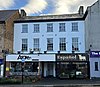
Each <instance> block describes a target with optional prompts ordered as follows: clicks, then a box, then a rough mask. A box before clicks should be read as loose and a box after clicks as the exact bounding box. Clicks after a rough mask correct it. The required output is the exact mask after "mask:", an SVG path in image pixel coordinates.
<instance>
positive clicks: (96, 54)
mask: <svg viewBox="0 0 100 87" xmlns="http://www.w3.org/2000/svg"><path fill="white" fill-rule="evenodd" d="M89 61H90V79H92V78H100V51H90V58H89Z"/></svg>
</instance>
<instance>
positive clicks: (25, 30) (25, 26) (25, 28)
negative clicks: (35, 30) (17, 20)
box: [22, 24, 28, 33]
mask: <svg viewBox="0 0 100 87" xmlns="http://www.w3.org/2000/svg"><path fill="white" fill-rule="evenodd" d="M22 33H28V24H23V25H22Z"/></svg>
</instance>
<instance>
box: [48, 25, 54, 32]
mask: <svg viewBox="0 0 100 87" xmlns="http://www.w3.org/2000/svg"><path fill="white" fill-rule="evenodd" d="M47 32H53V23H48V24H47Z"/></svg>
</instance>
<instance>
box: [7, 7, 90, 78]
mask: <svg viewBox="0 0 100 87" xmlns="http://www.w3.org/2000/svg"><path fill="white" fill-rule="evenodd" d="M84 20H85V17H84V14H83V7H82V6H81V7H80V9H79V13H76V14H63V15H46V16H25V17H23V18H20V19H17V20H16V21H14V43H13V44H14V45H13V49H14V50H13V54H7V55H6V62H7V66H8V71H7V72H6V75H22V73H21V72H22V62H25V63H24V74H25V73H26V74H27V75H35V74H38V75H41V76H42V77H48V76H52V77H59V78H68V79H72V78H76V79H77V78H89V73H90V72H89V58H88V55H87V54H86V53H85V36H84V35H85V28H84ZM9 69H10V71H9Z"/></svg>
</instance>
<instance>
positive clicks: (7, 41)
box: [0, 10, 19, 76]
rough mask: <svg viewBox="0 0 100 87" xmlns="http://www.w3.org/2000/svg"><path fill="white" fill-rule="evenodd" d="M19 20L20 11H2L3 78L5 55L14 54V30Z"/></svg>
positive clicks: (0, 69)
mask: <svg viewBox="0 0 100 87" xmlns="http://www.w3.org/2000/svg"><path fill="white" fill-rule="evenodd" d="M17 18H19V10H0V76H3V71H4V72H5V70H4V69H3V63H4V61H5V59H4V58H5V53H7V52H10V53H12V52H13V32H14V31H13V29H14V23H13V21H14V20H15V19H17Z"/></svg>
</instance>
